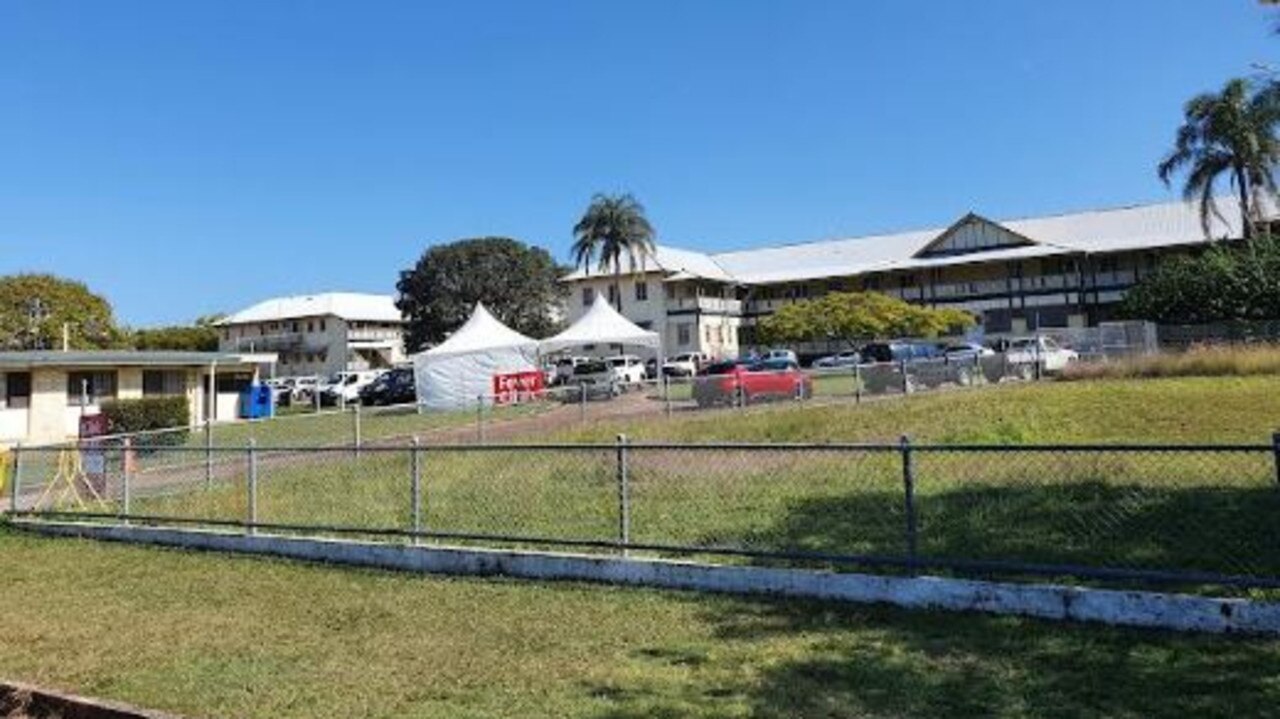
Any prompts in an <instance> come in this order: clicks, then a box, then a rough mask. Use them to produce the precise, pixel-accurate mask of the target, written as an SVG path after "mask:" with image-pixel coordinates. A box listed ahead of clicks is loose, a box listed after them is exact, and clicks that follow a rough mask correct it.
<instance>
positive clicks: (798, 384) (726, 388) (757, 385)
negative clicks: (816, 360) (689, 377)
mask: <svg viewBox="0 0 1280 719" xmlns="http://www.w3.org/2000/svg"><path fill="white" fill-rule="evenodd" d="M812 396H813V380H811V379H809V377H808V375H806V374H805V373H803V372H801V371H800V365H799V364H797V363H795V362H792V361H790V360H787V359H769V360H763V361H755V360H731V361H728V362H717V363H716V364H713V365H711V366H710V367H708V368H707V371H706V373H705V374H704V375H703V376H702V377H699V378H698V380H697V381H696V382H694V385H693V398H694V400H695V401H696V402H697V403H698V406H699V407H711V406H715V405H733V404H736V403H737V402H739V401H741V402H742V403H743V404H754V403H757V402H763V401H770V400H779V399H805V398H808V397H812Z"/></svg>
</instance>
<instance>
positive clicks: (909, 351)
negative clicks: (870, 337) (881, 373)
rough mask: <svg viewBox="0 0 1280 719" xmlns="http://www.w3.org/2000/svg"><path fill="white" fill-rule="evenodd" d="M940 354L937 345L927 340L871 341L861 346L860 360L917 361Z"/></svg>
mask: <svg viewBox="0 0 1280 719" xmlns="http://www.w3.org/2000/svg"><path fill="white" fill-rule="evenodd" d="M941 356H942V351H941V350H939V349H938V346H937V345H935V344H931V343H929V342H903V341H895V342H872V343H871V344H868V345H866V346H864V347H863V348H862V361H863V362H864V363H867V364H870V363H873V362H917V361H920V360H928V359H936V358H938V357H941Z"/></svg>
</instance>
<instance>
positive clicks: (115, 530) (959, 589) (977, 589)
mask: <svg viewBox="0 0 1280 719" xmlns="http://www.w3.org/2000/svg"><path fill="white" fill-rule="evenodd" d="M12 525H13V526H14V527H15V528H18V529H23V530H27V531H31V532H35V533H39V534H44V535H52V536H67V537H83V538H90V539H100V540H107V541H116V542H128V543H135V544H150V545H160V546H166V547H178V548H184V549H198V550H209V551H218V552H231V553H241V554H258V555H269V556H276V557H286V558H290V559H300V560H305V561H313V562H324V563H330V564H342V565H350V566H361V567H375V568H383V569H392V570H399V571H409V572H420V573H428V574H448V575H472V576H494V575H501V576H506V577H515V578H523V579H537V580H574V581H586V582H602V583H608V584H619V585H632V586H646V587H659V588H668V589H682V590H692V591H705V592H718V593H729V594H747V595H769V596H778V597H795V598H807V599H822V600H829V601H841V602H853V603H863V604H889V605H894V606H898V607H904V608H914V609H940V610H948V611H976V612H985V613H990V614H1010V615H1019V616H1027V617H1037V618H1042V619H1057V620H1066V621H1080V622H1098V623H1103V624H1111V625H1118V626H1132V627H1149V628H1159V629H1171V630H1176V631H1187V632H1209V633H1242V634H1266V635H1277V636H1280V603H1276V602H1261V601H1255V600H1250V599H1234V598H1220V597H1202V596H1194V595H1186V594H1169V593H1162V592H1148V591H1124V590H1114V589H1096V588H1090V587H1074V586H1066V585H1055V584H1015V583H1004V582H988V581H979V580H969V579H954V578H947V577H932V576H918V577H897V576H880V575H870V574H859V573H839V572H827V571H820V570H810V569H784V568H767V567H749V566H724V565H716V564H704V563H698V562H690V561H677V560H667V559H650V558H636V557H621V556H603V555H591V554H573V553H560V552H531V551H518V550H496V549H482V548H472V547H449V546H413V545H402V544H387V543H380V542H359V541H352V540H345V539H328V538H325V539H317V538H301V537H290V536H279V535H270V534H256V535H252V536H250V535H245V534H243V533H231V532H226V531H215V530H204V529H169V528H158V527H139V526H121V525H103V524H91V523H80V522H46V521H35V520H26V519H19V520H14V521H13V522H12Z"/></svg>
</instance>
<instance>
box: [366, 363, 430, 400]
mask: <svg viewBox="0 0 1280 719" xmlns="http://www.w3.org/2000/svg"><path fill="white" fill-rule="evenodd" d="M417 400H418V394H417V390H416V388H415V387H414V384H413V368H411V367H397V368H396V369H393V370H391V371H390V372H385V373H383V374H382V375H381V376H379V377H378V378H377V379H375V380H374V381H372V382H370V383H369V384H368V385H366V386H365V387H363V388H361V389H360V404H362V405H365V406H366V407H369V406H375V405H393V404H412V403H413V402H416V401H417Z"/></svg>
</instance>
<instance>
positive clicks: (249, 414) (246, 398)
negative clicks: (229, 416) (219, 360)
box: [240, 384, 272, 419]
mask: <svg viewBox="0 0 1280 719" xmlns="http://www.w3.org/2000/svg"><path fill="white" fill-rule="evenodd" d="M271 399H272V398H271V388H270V387H268V386H266V385H264V384H251V385H249V386H248V387H246V388H245V389H244V391H243V392H241V393H240V419H262V418H264V417H270V416H271Z"/></svg>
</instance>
